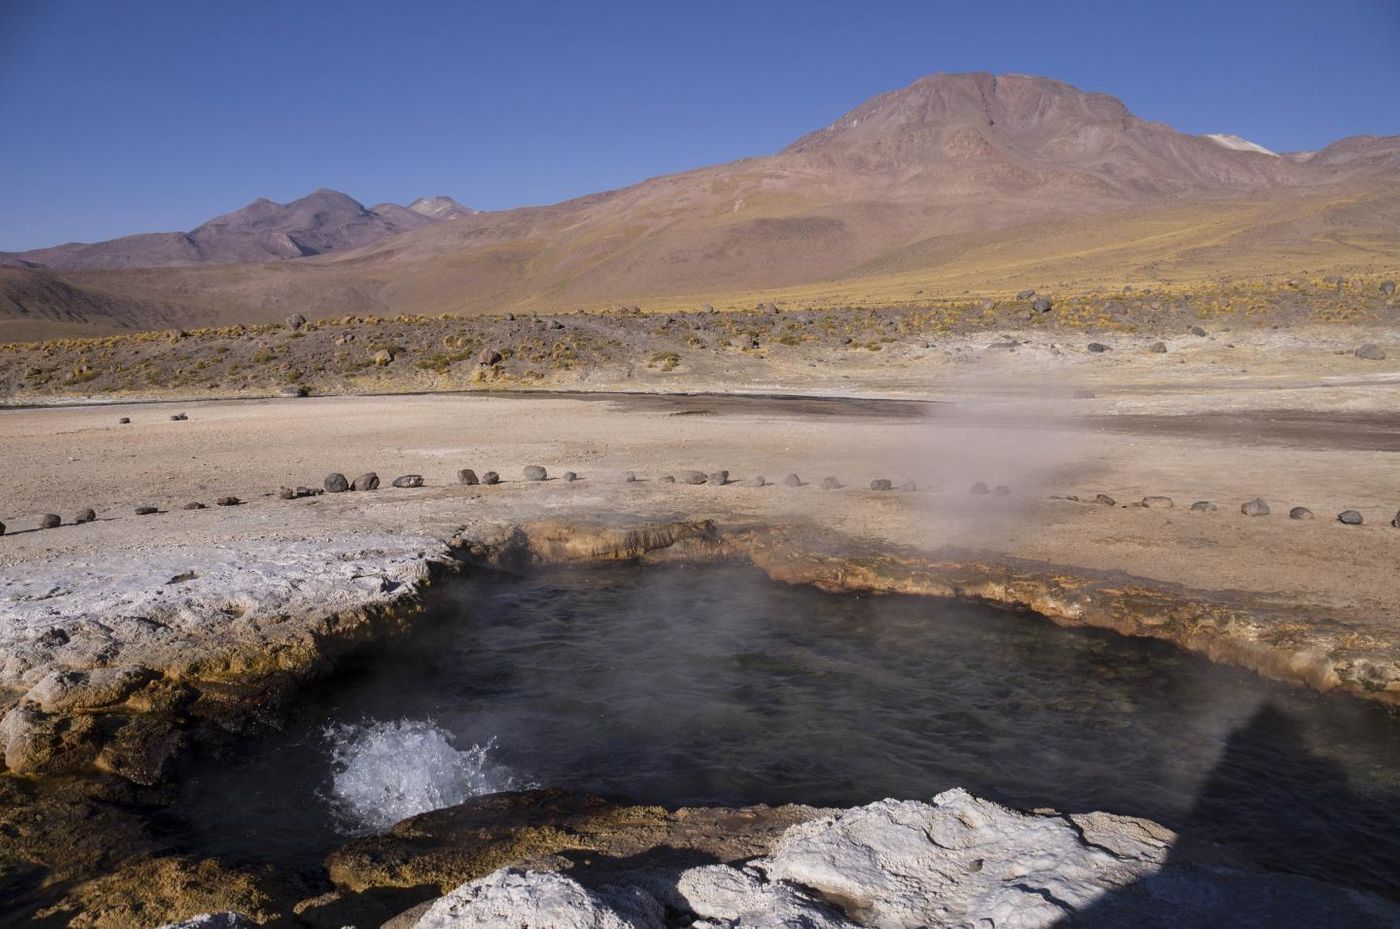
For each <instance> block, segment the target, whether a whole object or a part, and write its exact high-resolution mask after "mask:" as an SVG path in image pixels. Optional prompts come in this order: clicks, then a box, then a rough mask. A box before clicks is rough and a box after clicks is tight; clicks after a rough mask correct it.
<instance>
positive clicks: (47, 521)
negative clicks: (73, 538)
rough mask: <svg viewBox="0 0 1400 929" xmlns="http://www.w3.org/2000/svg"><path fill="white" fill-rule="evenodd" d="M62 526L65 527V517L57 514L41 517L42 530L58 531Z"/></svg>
mask: <svg viewBox="0 0 1400 929" xmlns="http://www.w3.org/2000/svg"><path fill="white" fill-rule="evenodd" d="M61 525H63V517H62V516H59V515H58V514H57V513H45V514H44V515H43V516H40V517H39V528H40V529H57V528H58V527H59V526H61Z"/></svg>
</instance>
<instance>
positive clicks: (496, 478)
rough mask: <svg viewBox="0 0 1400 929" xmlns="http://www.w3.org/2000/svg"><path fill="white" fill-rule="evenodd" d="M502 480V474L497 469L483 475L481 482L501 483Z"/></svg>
mask: <svg viewBox="0 0 1400 929" xmlns="http://www.w3.org/2000/svg"><path fill="white" fill-rule="evenodd" d="M500 482H501V476H500V475H499V474H497V473H496V472H495V471H487V472H486V473H485V474H483V475H481V483H483V484H499V483H500Z"/></svg>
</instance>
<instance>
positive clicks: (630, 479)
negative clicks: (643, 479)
mask: <svg viewBox="0 0 1400 929" xmlns="http://www.w3.org/2000/svg"><path fill="white" fill-rule="evenodd" d="M638 480H639V478H638V477H637V472H636V471H628V472H627V473H626V474H624V475H622V483H624V484H635V483H637V481H638ZM675 482H676V479H675V478H674V477H671V475H669V474H667V475H665V476H664V477H662V478H661V483H663V484H674V483H675Z"/></svg>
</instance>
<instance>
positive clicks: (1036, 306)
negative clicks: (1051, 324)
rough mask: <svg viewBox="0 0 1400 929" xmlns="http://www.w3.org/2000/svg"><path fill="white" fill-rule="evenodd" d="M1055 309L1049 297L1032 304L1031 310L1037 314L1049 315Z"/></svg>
mask: <svg viewBox="0 0 1400 929" xmlns="http://www.w3.org/2000/svg"><path fill="white" fill-rule="evenodd" d="M1053 307H1054V304H1053V303H1051V302H1050V298H1049V297H1041V298H1040V299H1038V300H1036V301H1035V302H1034V303H1032V304H1031V309H1033V310H1035V311H1036V312H1037V313H1049V312H1050V310H1051V309H1052V308H1053Z"/></svg>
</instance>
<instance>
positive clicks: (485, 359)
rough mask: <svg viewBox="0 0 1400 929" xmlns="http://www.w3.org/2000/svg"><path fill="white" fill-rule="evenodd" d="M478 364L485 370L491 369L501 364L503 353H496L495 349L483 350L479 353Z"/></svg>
mask: <svg viewBox="0 0 1400 929" xmlns="http://www.w3.org/2000/svg"><path fill="white" fill-rule="evenodd" d="M476 363H477V364H479V365H481V366H482V367H483V368H489V367H491V366H492V365H495V364H500V363H501V353H500V352H498V351H496V350H495V349H494V348H483V349H482V350H481V351H480V352H478V353H477V356H476Z"/></svg>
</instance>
